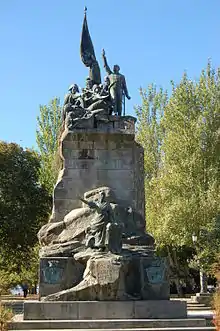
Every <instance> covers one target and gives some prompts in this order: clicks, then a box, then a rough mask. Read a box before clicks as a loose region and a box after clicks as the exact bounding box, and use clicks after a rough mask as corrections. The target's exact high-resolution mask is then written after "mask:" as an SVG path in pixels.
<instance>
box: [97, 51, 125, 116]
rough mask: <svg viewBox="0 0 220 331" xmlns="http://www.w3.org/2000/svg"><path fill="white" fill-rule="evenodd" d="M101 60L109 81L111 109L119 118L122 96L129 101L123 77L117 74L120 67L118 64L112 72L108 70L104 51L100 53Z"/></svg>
mask: <svg viewBox="0 0 220 331" xmlns="http://www.w3.org/2000/svg"><path fill="white" fill-rule="evenodd" d="M102 58H103V64H104V68H105V70H106V72H107V74H108V77H109V81H110V86H109V91H110V96H111V101H112V104H113V109H114V112H115V114H117V115H119V116H121V115H122V102H123V95H125V96H126V98H127V99H128V100H130V99H131V97H130V96H129V93H128V89H127V85H126V80H125V76H124V75H122V74H120V72H119V71H120V67H119V65H118V64H115V65H114V67H113V71H112V70H111V69H110V67H109V65H108V62H107V58H106V56H105V50H104V49H103V51H102Z"/></svg>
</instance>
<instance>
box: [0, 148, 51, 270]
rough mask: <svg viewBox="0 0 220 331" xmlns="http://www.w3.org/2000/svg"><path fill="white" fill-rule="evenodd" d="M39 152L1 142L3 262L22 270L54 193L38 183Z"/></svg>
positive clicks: (0, 252) (0, 235) (0, 243)
mask: <svg viewBox="0 0 220 331" xmlns="http://www.w3.org/2000/svg"><path fill="white" fill-rule="evenodd" d="M39 169H40V160H39V156H38V154H37V153H36V152H34V151H31V150H28V149H27V150H24V149H23V148H21V147H20V146H18V145H17V144H14V143H9V144H8V143H5V142H0V219H1V224H0V262H2V263H0V264H1V265H5V266H7V265H8V264H10V266H13V268H12V269H13V270H14V271H15V272H17V273H19V272H20V271H21V261H24V259H26V260H28V259H29V257H30V252H31V250H32V248H33V247H34V246H35V244H36V243H37V232H38V230H39V228H40V227H41V226H42V225H43V224H44V223H45V221H46V220H47V218H48V215H49V211H50V205H51V197H50V195H48V192H47V191H46V190H45V189H44V188H43V187H42V186H41V185H40V184H39V181H38V172H39Z"/></svg>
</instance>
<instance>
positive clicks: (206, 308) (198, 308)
mask: <svg viewBox="0 0 220 331" xmlns="http://www.w3.org/2000/svg"><path fill="white" fill-rule="evenodd" d="M187 310H212V307H200V306H192V307H191V306H187Z"/></svg>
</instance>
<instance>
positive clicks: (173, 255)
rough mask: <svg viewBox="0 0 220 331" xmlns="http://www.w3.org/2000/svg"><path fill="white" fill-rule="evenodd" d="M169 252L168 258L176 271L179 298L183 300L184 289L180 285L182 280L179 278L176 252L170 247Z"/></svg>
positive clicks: (175, 281) (175, 280) (175, 279)
mask: <svg viewBox="0 0 220 331" xmlns="http://www.w3.org/2000/svg"><path fill="white" fill-rule="evenodd" d="M167 252H168V258H169V263H170V266H171V267H172V269H173V270H175V278H174V283H175V285H176V290H177V294H178V297H179V298H181V297H183V289H182V286H181V283H180V278H179V276H178V274H179V273H178V269H179V268H178V262H177V257H176V251H174V250H173V249H172V248H170V247H168V248H167Z"/></svg>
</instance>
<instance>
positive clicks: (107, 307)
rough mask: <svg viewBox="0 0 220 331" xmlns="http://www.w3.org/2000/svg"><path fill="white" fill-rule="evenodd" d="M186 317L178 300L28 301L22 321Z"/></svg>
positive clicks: (182, 304) (184, 307)
mask: <svg viewBox="0 0 220 331" xmlns="http://www.w3.org/2000/svg"><path fill="white" fill-rule="evenodd" d="M186 317H187V312H186V302H183V301H178V300H175V301H169V300H161V301H158V300H156V301H153V300H148V301H62V302H61V301H59V302H36V301H32V302H29V301H28V302H25V303H24V320H106V319H110V320H111V319H146V318H150V319H159V318H186ZM82 322H83V321H82ZM100 324H101V323H100V321H99V326H98V328H101V325H100Z"/></svg>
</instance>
